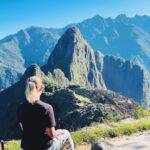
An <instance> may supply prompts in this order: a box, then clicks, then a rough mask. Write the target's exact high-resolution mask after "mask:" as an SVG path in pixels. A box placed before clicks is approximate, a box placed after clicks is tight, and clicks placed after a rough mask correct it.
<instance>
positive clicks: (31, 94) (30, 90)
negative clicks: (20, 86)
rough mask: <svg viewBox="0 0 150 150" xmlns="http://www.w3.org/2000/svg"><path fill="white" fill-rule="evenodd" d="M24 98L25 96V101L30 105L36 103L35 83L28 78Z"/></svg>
mask: <svg viewBox="0 0 150 150" xmlns="http://www.w3.org/2000/svg"><path fill="white" fill-rule="evenodd" d="M25 96H26V99H27V101H28V102H29V103H31V104H33V103H35V102H36V101H37V89H36V83H35V82H33V81H30V78H29V79H27V82H26V89H25Z"/></svg>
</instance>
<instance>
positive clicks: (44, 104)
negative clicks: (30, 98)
mask: <svg viewBox="0 0 150 150" xmlns="http://www.w3.org/2000/svg"><path fill="white" fill-rule="evenodd" d="M37 104H38V105H40V106H42V107H44V108H45V109H53V107H52V105H50V104H48V103H46V102H43V101H41V100H39V101H37Z"/></svg>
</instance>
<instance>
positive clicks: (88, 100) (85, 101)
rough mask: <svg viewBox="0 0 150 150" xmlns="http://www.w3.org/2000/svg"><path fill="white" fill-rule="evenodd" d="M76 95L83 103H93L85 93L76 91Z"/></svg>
mask: <svg viewBox="0 0 150 150" xmlns="http://www.w3.org/2000/svg"><path fill="white" fill-rule="evenodd" d="M75 97H76V98H77V99H78V101H79V102H81V103H91V100H90V99H89V98H87V97H85V96H83V95H80V94H76V93H75Z"/></svg>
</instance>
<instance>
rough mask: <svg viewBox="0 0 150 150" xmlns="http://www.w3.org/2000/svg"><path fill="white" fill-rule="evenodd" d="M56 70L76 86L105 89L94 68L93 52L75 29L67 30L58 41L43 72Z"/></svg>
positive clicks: (100, 77)
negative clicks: (61, 72)
mask: <svg viewBox="0 0 150 150" xmlns="http://www.w3.org/2000/svg"><path fill="white" fill-rule="evenodd" d="M56 68H59V69H61V70H62V71H63V72H64V74H65V76H66V77H67V78H68V79H69V80H70V81H72V82H74V83H76V84H80V85H81V84H82V85H88V86H91V87H94V88H95V87H96V88H105V84H104V81H103V79H102V75H101V73H100V72H99V71H98V69H97V66H96V62H95V55H94V51H93V50H92V49H91V47H90V46H89V45H88V44H87V42H86V41H85V40H84V39H83V37H82V35H81V33H80V31H79V30H78V29H77V28H75V27H72V28H69V29H68V30H67V31H66V32H65V34H64V35H63V36H62V37H61V38H60V39H59V41H58V43H57V44H56V46H55V48H54V50H53V52H52V53H51V55H50V57H49V60H48V63H47V64H46V65H45V66H44V67H43V71H44V72H46V73H47V72H48V71H50V72H53V70H54V69H56Z"/></svg>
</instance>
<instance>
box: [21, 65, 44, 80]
mask: <svg viewBox="0 0 150 150" xmlns="http://www.w3.org/2000/svg"><path fill="white" fill-rule="evenodd" d="M34 75H37V76H40V77H41V76H43V72H42V71H41V69H40V67H39V66H38V65H37V64H32V65H31V66H30V67H29V68H27V69H26V71H25V73H24V75H23V76H22V80H24V79H27V78H28V77H30V76H34Z"/></svg>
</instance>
